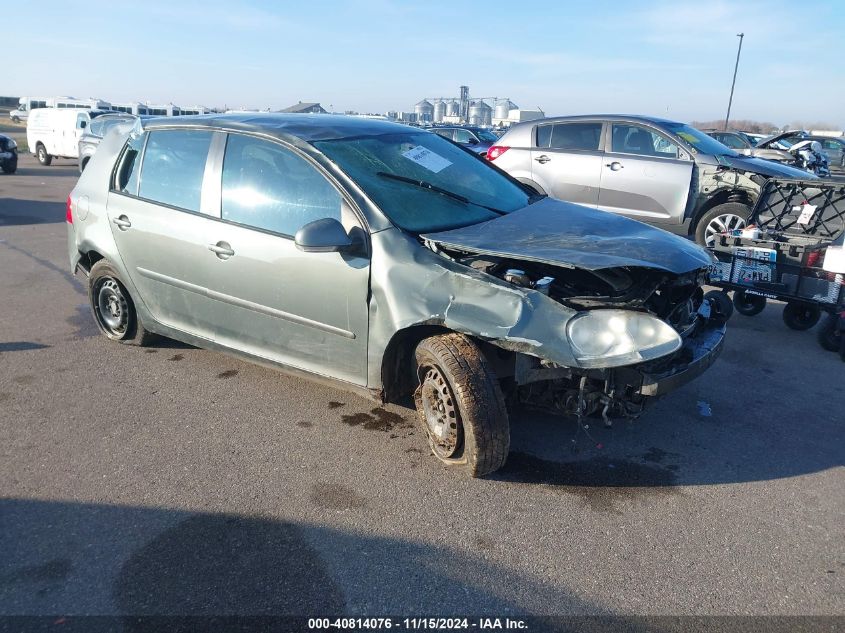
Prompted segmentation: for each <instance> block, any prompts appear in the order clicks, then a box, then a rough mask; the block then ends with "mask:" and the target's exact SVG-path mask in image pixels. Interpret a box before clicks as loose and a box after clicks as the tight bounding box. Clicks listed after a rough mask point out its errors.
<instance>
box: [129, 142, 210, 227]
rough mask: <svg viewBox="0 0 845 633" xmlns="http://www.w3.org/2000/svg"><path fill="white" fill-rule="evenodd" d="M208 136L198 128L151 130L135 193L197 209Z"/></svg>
mask: <svg viewBox="0 0 845 633" xmlns="http://www.w3.org/2000/svg"><path fill="white" fill-rule="evenodd" d="M211 135H212V132H210V131H200V130H161V131H158V132H150V134H149V140H148V141H147V149H146V151H145V152H144V166H143V169H142V172H141V187H140V190H139V192H138V195H140V196H141V197H142V198H146V199H147V200H152V201H154V202H161V203H163V204H168V205H171V206H174V207H179V208H180V209H187V210H188V211H195V212H199V210H200V192H201V191H202V177H203V174H204V173H205V162H206V159H207V158H208V148H209V146H210V145H211Z"/></svg>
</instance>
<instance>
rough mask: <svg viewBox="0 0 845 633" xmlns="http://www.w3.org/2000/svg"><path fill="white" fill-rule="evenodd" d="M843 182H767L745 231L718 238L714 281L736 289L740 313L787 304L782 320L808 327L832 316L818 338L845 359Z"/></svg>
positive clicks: (735, 304)
mask: <svg viewBox="0 0 845 633" xmlns="http://www.w3.org/2000/svg"><path fill="white" fill-rule="evenodd" d="M843 239H845V179H830V180H827V179H825V180H779V179H771V180H769V181H768V182H766V184H765V185H764V186H763V189H762V191H761V192H760V197H759V198H758V200H757V203H756V205H755V206H754V209H753V211H752V213H751V217H750V218H749V220H748V228H746V229H744V230H737V231H733V232H731V233H724V234H722V235H719V236H717V238H716V242H715V243H714V245H713V246H712V247H711V248H712V251H713V254H714V255H715V256H716V259H717V260H718V262H717V263H714V264H713V265H712V266H711V269H710V283H711V284H712V285H714V286H717V287H720V288H722V289H723V290H725V291H728V290H733V291H734V296H733V304H734V307H735V308H736V311H737V312H739V313H740V314H744V315H746V316H754V315H755V314H759V313H760V312H762V310H763V308H764V307H765V306H766V300H767V299H777V300H780V301H785V302H786V306H785V307H784V310H783V320H784V322H785V323H786V325H788V326H789V327H791V328H792V329H795V330H807V329H809V328H811V327H813V326H814V325H815V324H816V323H818V321H819V319H820V318H821V316H822V314H823V313H827V314H828V316H827V318H826V320H825V323H824V324H823V326H822V329H821V330H820V331H819V343H820V344H821V345H822V347H824V348H825V349H829V350H833V351H838V352H840V354H842V355H843V360H845V245H843Z"/></svg>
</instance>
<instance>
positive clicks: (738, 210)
mask: <svg viewBox="0 0 845 633" xmlns="http://www.w3.org/2000/svg"><path fill="white" fill-rule="evenodd" d="M750 215H751V207H748V206H746V205H744V204H742V203H741V202H725V203H724V204H717V205H716V206H715V207H713V208H712V209H710V210H709V211H708V212H707V213H705V214H704V215H703V216H701V218H700V219H699V220H698V223H697V224H696V225H695V241H696V243H697V244H699V245H701V246H713V244H714V243H715V233H714V232H713V230H715V228H716V227H717V226H718V225H719V222H718V221H717V219H718V218H734V217H735V218H737V219H738V221H736V220H733V219H726V220H721V225H723V226H724V227H725V228H730V229H739V228H744V227H745V224H746V222H747V221H748V216H750ZM711 225H712V226H711ZM711 229H712V230H711ZM708 241H709V243H708Z"/></svg>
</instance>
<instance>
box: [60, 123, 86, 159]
mask: <svg viewBox="0 0 845 633" xmlns="http://www.w3.org/2000/svg"><path fill="white" fill-rule="evenodd" d="M90 124H91V117H90V116H89V115H88V113H86V112H79V113H77V115H76V124H75V125H74V126H73V128H72V129H65V135H64V142H65V146H64V152H63V153H62V156H67V157H68V158H76V157H78V156H79V139H80V138H82V134H83V133H84V132H85V130H86V129H87V128H88V126H89V125H90Z"/></svg>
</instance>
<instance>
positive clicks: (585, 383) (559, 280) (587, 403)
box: [440, 249, 727, 425]
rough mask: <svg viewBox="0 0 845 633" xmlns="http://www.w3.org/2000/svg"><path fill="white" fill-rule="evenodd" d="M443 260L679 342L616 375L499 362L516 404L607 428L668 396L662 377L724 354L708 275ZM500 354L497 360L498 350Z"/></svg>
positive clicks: (719, 311) (518, 360) (474, 257)
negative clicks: (623, 317)
mask: <svg viewBox="0 0 845 633" xmlns="http://www.w3.org/2000/svg"><path fill="white" fill-rule="evenodd" d="M440 253H441V254H442V255H446V256H448V257H449V258H450V259H453V260H454V261H457V262H459V263H461V264H464V265H466V266H469V267H471V268H473V269H475V270H478V271H482V272H484V273H487V274H489V275H492V276H494V277H497V278H499V279H501V280H503V281H505V282H507V283H509V284H512V285H514V286H519V287H523V288H530V289H533V290H535V291H537V292H540V293H542V294H545V295H547V296H548V297H549V298H551V299H553V300H554V301H557V302H559V303H561V304H563V305H565V306H567V307H569V308H571V309H573V310H577V311H579V312H581V311H589V310H595V309H608V308H611V309H624V310H630V311H637V312H646V313H648V314H651V315H653V316H655V317H657V318H659V319H660V320H661V321H664V322H665V323H668V324H669V325H671V327H672V328H673V329H674V330H675V331H676V332H677V333H678V335H679V336H680V337H681V339H682V340H683V344H682V346H681V347H680V349H678V350H677V351H676V352H674V353H671V354H668V355H666V356H663V357H661V358H657V359H655V360H652V361H649V362H646V363H642V364H638V365H631V366H623V367H613V368H597V369H585V368H574V367H563V366H560V365H557V364H556V363H553V362H550V361H547V360H544V359H540V358H536V357H533V356H530V355H527V354H515V355H513V356H512V359H513V360H512V366H510V367H505V366H503V364H504V363H502V364H500V365H499V366H498V367H497V373H498V375H499V376H500V377H507V380H506V386H508V387H510V388H509V389H508V390H507V391H508V396H509V397H510V398H512V399H515V400H516V401H518V402H519V403H521V404H525V405H530V406H536V407H540V408H543V409H546V410H550V411H552V412H556V413H563V414H567V415H574V416H577V417H578V419H579V420H581V419H582V418H584V417H586V416H590V415H601V416H602V417H603V419H604V421H605V423H606V424H608V425H609V424H611V422H610V419H611V418H612V417H626V418H635V417H638V416H639V415H640V413H641V412H642V410H643V406H644V404H645V402H646V400H647V398H648V397H649V396H657V395H660V394H661V393H664V392H665V391H668V390H670V389H667V388H666V383H665V378H666V377H668V376H674V375H677V374H679V373H680V374H683V373H684V370H685V368H686V367H691V366H695V365H696V363H697V362H698V361H700V360H702V359H704V358H705V357H706V358H707V359H708V360H707V362H706V363H704V364H703V365H704V366H702V367H698V366H696V367H695V369H694V371H695V375H697V374H698V373H700V372H701V371H703V370H704V369H705V368H706V367H707V366H709V365H710V364H711V363H712V360H714V359H715V357H716V356H718V351H719V349H720V348H721V342H722V336H723V334H724V323H725V320H726V318H727V317H726V315H725V314H724V308H723V306H720V305H718V304H717V303H716V301H715V300H711V299H710V298H708V297H706V296H705V294H704V291H703V288H702V286H703V285H704V284H705V283H706V280H707V277H706V268H700V269H696V270H693V271H691V272H687V273H682V274H675V273H671V272H668V271H665V270H659V269H653V268H645V267H616V268H603V269H597V270H584V269H581V268H576V267H568V266H553V265H550V264H548V263H538V262H531V261H524V260H523V261H521V260H517V259H512V258H507V257H496V256H492V255H486V254H484V255H479V254H474V253H467V252H462V251H457V250H453V249H443V250H440ZM714 334H715V335H714ZM716 348H719V349H716ZM714 352H715V353H714ZM493 354H496V352H493ZM498 355H499V356H502V354H501V350H498ZM503 360H504V359H503ZM686 379H689V376H687V378H686ZM685 381H686V380H683V382H685Z"/></svg>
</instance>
